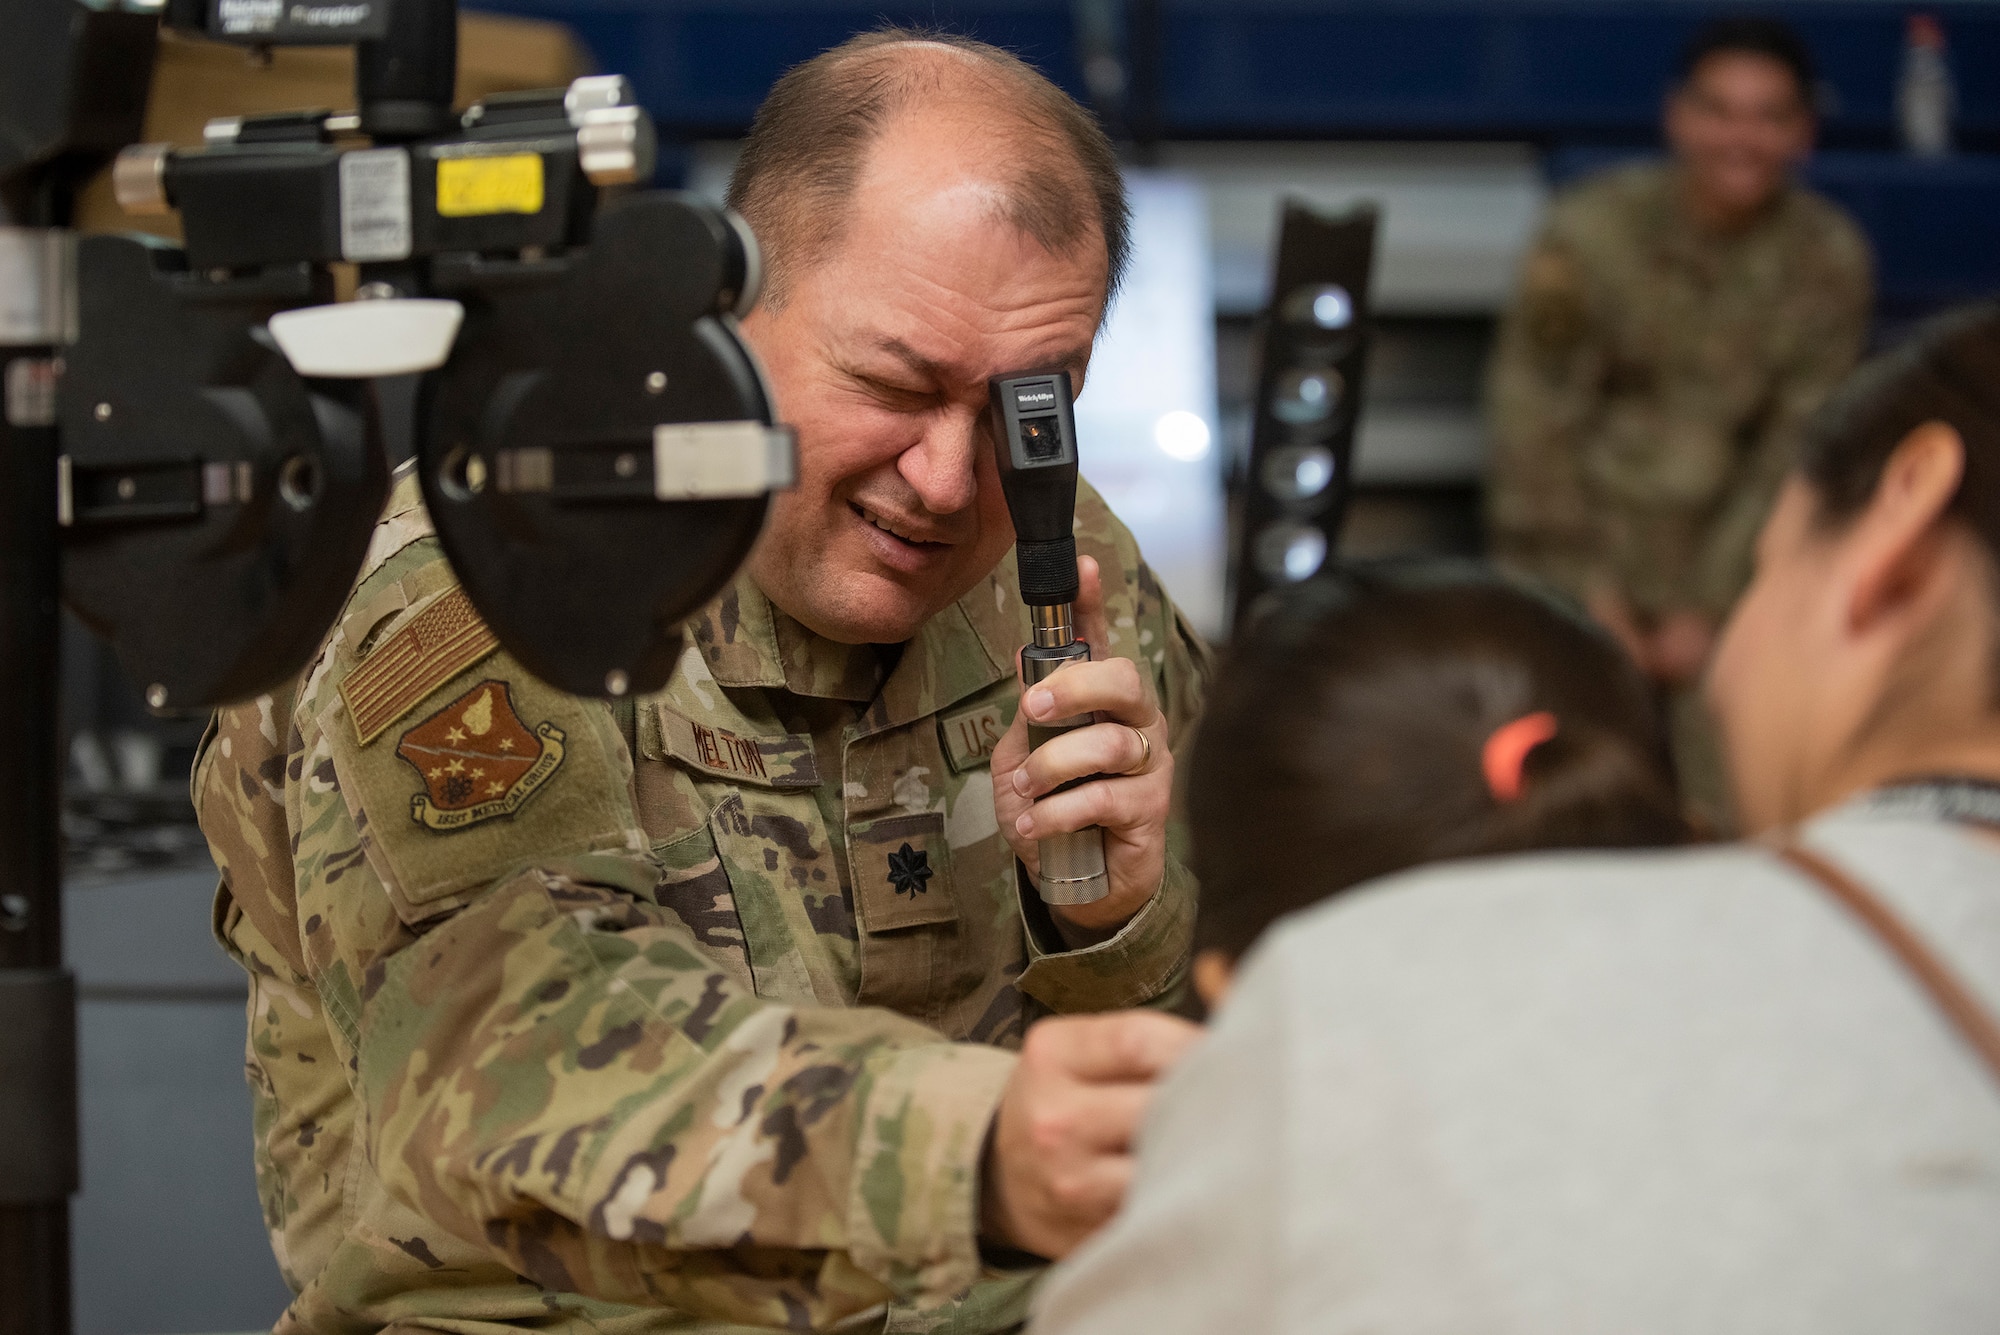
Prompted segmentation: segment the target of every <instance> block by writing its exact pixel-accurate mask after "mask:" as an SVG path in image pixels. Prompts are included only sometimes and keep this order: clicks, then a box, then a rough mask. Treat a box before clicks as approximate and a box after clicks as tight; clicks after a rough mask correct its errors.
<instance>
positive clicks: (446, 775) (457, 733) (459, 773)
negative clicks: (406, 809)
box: [396, 680, 563, 834]
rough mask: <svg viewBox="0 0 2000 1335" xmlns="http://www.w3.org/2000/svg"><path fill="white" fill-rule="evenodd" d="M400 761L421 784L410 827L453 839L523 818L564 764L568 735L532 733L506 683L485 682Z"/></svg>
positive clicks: (421, 728) (440, 717) (441, 715)
mask: <svg viewBox="0 0 2000 1335" xmlns="http://www.w3.org/2000/svg"><path fill="white" fill-rule="evenodd" d="M396 754H397V755H399V756H401V757H402V758H403V759H404V760H407V761H408V762H409V763H410V764H411V765H412V766H414V767H415V768H416V771H417V773H418V774H420V775H422V776H423V780H424V791H423V792H421V793H418V794H416V795H415V796H413V797H412V798H411V799H410V819H411V820H413V821H415V822H417V823H418V824H419V825H423V826H426V827H428V828H429V829H432V830H435V831H437V832H438V833H440V834H448V833H450V832H452V831H454V830H463V829H465V828H467V827H468V826H472V825H477V824H479V823H480V822H481V821H487V820H492V819H494V818H495V817H498V816H511V815H513V814H514V813H515V812H516V811H518V810H520V808H521V804H522V803H524V802H526V801H527V800H528V799H529V798H530V797H533V796H534V795H535V792H536V791H537V790H538V789H539V788H541V786H542V785H543V784H545V783H547V782H548V781H549V779H550V777H551V776H553V775H554V774H555V772H556V770H557V769H558V768H560V767H561V765H562V762H563V731H562V729H560V728H558V727H556V726H555V725H554V724H553V723H543V724H541V725H539V726H538V727H536V729H535V730H534V731H533V732H530V731H528V725H527V724H525V723H523V722H522V721H521V716H520V715H519V714H517V713H515V712H514V701H513V698H512V696H510V695H509V694H508V691H507V683H506V682H504V681H491V680H488V681H482V682H480V683H479V684H478V685H477V686H474V687H473V688H472V689H471V690H469V691H467V692H466V693H465V694H464V695H461V696H459V697H458V698H457V699H456V700H453V701H452V702H451V703H450V704H448V705H446V706H445V707H444V708H443V709H440V710H438V711H437V713H435V714H432V715H431V716H430V717H429V718H427V719H425V720H424V721H423V722H422V723H419V724H418V725H417V726H416V727H414V728H411V729H410V730H409V731H408V732H406V733H404V734H403V738H402V740H401V741H400V742H399V743H397V746H396Z"/></svg>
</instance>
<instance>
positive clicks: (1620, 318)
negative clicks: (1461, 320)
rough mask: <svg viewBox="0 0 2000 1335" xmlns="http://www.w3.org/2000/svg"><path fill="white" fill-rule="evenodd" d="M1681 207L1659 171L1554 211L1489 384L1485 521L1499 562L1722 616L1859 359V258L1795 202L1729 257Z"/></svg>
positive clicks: (1818, 207) (1615, 174) (1803, 199)
mask: <svg viewBox="0 0 2000 1335" xmlns="http://www.w3.org/2000/svg"><path fill="white" fill-rule="evenodd" d="M1677 192H1678V184H1677V179H1676V177H1675V174H1674V169H1673V168H1672V167H1671V166H1669V165H1657V164H1655V165H1644V166H1637V167H1629V168H1623V169H1619V170H1616V171H1612V172H1609V173H1607V174H1605V175H1603V176H1601V177H1598V178H1596V179H1594V180H1591V181H1588V182H1586V183H1584V184H1583V185H1581V186H1578V187H1576V188H1575V189H1573V190H1570V191H1569V192H1567V193H1566V194H1564V195H1563V196H1562V197H1561V198H1559V199H1558V200H1557V201H1556V203H1555V205H1554V206H1553V208H1552V209H1551V212H1550V216H1549V219H1548V222H1547V224H1546V226H1545V227H1544V229H1543V232H1542V234H1541V236H1540V238H1539V239H1538V240H1537V241H1536V243H1535V245H1534V247H1533V248H1532V250H1531V251H1530V252H1529V255H1528V258H1527V261H1526V263H1525V265H1524V267H1523V271H1522V279H1521V288H1520V294H1519V297H1518V299H1517V300H1516V302H1515V304H1514V306H1513V308H1512V309H1511V310H1509V311H1508V313H1507V315H1506V317H1505V318H1504V319H1503V320H1502V322H1501V326H1500V334H1499V344H1498V347H1497V349H1496V352H1495V355H1494V359H1493V363H1492V366H1491V368H1490V373H1489V377H1488V384H1487V407H1488V417H1489V421H1490V425H1491V429H1492V439H1493V461H1492V471H1491V486H1490V489H1489V493H1488V496H1489V502H1488V504H1489V510H1488V514H1489V520H1490V525H1491V530H1492V539H1493V545H1494V549H1495V553H1496V555H1497V556H1498V557H1499V558H1500V560H1501V561H1502V562H1503V563H1504V564H1507V565H1510V566H1512V567H1514V568H1516V569H1518V570H1521V571H1524V572H1526V573H1528V574H1531V575H1534V576H1538V577H1540V578H1542V579H1544V580H1547V581H1549V582H1550V583H1553V584H1555V585H1556V586H1558V587H1560V588H1564V589H1566V590H1568V591H1570V592H1571V593H1573V594H1576V595H1577V596H1579V597H1581V596H1582V595H1583V594H1584V593H1585V592H1586V591H1587V590H1588V589H1589V588H1590V587H1591V586H1592V585H1608V586H1609V587H1611V588H1613V589H1615V590H1617V591H1619V592H1622V593H1623V594H1624V596H1625V597H1626V599H1627V600H1628V601H1629V602H1630V603H1631V605H1632V606H1633V607H1634V608H1635V609H1636V610H1637V611H1638V612H1640V613H1641V614H1642V615H1655V614H1658V613H1661V612H1666V611H1672V610H1676V609H1683V608H1692V609H1697V610H1701V611H1705V612H1708V613H1710V614H1711V615H1714V616H1718V617H1719V616H1721V615H1722V614H1724V613H1726V612H1727V611H1728V609H1729V607H1730V605H1731V604H1732V603H1733V602H1734V601H1735V599H1736V597H1737V595H1738V594H1739V593H1740V592H1741V591H1742V589H1743V587H1744V585H1745V584H1746V583H1747V582H1748V579H1749V573H1750V557H1751V549H1752V547H1753V545H1754V542H1755V539H1756V534H1757V530H1758V529H1759V527H1761V525H1762V523H1763V519H1764V516H1765V513H1766V512H1767V511H1768V510H1769V508H1770V505H1771V502H1772V499H1773V498H1774V496H1775V494H1776V491H1777V487H1778V484H1779V483H1780V482H1781V481H1782V479H1783V478H1784V475H1785V473H1786V472H1787V471H1788V469H1789V468H1790V466H1791V462H1792V458H1793V453H1794V450H1795V448H1796V442H1797V436H1798V431H1799V428H1800V426H1801V424H1802V423H1803V421H1804V420H1805V418H1806V417H1807V416H1808V415H1809V414H1811V412H1812V411H1813V410H1814V409H1815V408H1817V407H1818V406H1819V404H1820V402H1821V401H1822V400H1823V399H1824V398H1825V397H1826V396H1827V394H1828V393H1829V392H1830V391H1831V390H1832V388H1833V387H1834V386H1835V385H1836V384H1837V383H1838V382H1839V381H1840V379H1841V378H1842V377H1843V376H1845V375H1846V374H1847V372H1848V370H1849V369H1850V368H1851V367H1852V366H1853V364H1854V361H1855V358H1856V357H1857V356H1858V355H1859V353H1860V350H1861V347H1862V341H1863V338H1864V337H1865V334H1866V331H1867V327H1868V318H1869V305H1870V285H1871V279H1870V259H1869V253H1868V248H1867V243H1866V242H1865V241H1864V240H1863V239H1862V237H1861V235H1860V233H1859V232H1858V231H1857V230H1856V228H1855V226H1854V224H1853V223H1852V222H1851V221H1850V220H1849V219H1848V218H1847V216H1846V215H1845V214H1844V213H1842V212H1841V211H1840V210H1839V209H1838V208H1837V207H1836V206H1834V205H1833V204H1831V203H1829V202H1828V201H1826V200H1824V199H1822V198H1820V197H1819V196H1817V195H1814V194H1812V193H1810V192H1808V191H1806V190H1803V189H1797V188H1794V189H1789V190H1787V192H1786V193H1785V194H1784V195H1783V196H1781V197H1780V198H1779V200H1778V201H1777V202H1776V203H1775V204H1774V205H1773V207H1772V209H1771V211H1770V213H1769V215H1768V216H1767V217H1765V218H1764V219H1762V220H1761V221H1760V222H1758V223H1757V224H1756V225H1755V226H1753V227H1752V228H1751V229H1750V230H1748V231H1747V232H1744V233H1742V234H1740V235H1736V236H1733V237H1728V238H1719V237H1715V236H1711V235H1707V234H1704V233H1702V232H1701V231H1699V230H1697V229H1696V228H1695V227H1694V226H1693V224H1692V223H1691V222H1690V221H1689V220H1688V218H1687V216H1686V212H1685V210H1684V209H1683V208H1682V206H1681V204H1680V202H1679V200H1678V197H1677Z"/></svg>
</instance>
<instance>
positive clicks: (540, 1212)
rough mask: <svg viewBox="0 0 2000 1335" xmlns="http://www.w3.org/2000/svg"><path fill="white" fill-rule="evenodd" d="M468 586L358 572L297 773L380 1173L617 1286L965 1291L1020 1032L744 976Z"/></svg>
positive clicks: (608, 719) (731, 1311) (431, 1210)
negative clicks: (699, 926)
mask: <svg viewBox="0 0 2000 1335" xmlns="http://www.w3.org/2000/svg"><path fill="white" fill-rule="evenodd" d="M454 598H462V594H459V593H458V591H457V589H456V585H455V584H452V583H451V582H450V577H449V569H448V567H447V566H446V565H445V563H444V562H443V560H442V559H441V557H440V556H439V554H438V552H437V549H436V545H435V542H434V541H433V540H430V539H423V540H420V541H418V542H415V543H413V544H411V545H410V546H408V547H407V548H405V549H404V550H403V551H402V552H401V553H399V554H398V555H397V556H395V557H393V558H391V559H389V560H388V561H386V562H384V563H383V564H382V566H381V567H380V568H379V569H378V570H377V571H376V572H375V573H374V574H373V575H371V576H370V578H369V579H368V580H367V581H365V582H364V584H363V585H362V587H361V589H360V590H359V591H358V592H357V594H356V596H355V599H354V601H353V604H352V606H353V607H354V608H355V609H356V610H355V611H354V612H352V613H351V614H350V615H349V617H348V618H347V620H346V621H345V622H343V624H342V627H341V628H340V629H339V630H338V631H337V632H336V634H335V636H334V639H333V641H332V643H331V644H330V646H329V649H328V650H327V652H326V654H325V655H324V656H323V658H322V659H321V661H320V663H319V664H317V665H316V666H315V668H314V669H313V671H312V672H311V674H310V675H309V677H308V679H307V682H306V684H305V687H304V689H303V690H302V692H301V694H300V699H299V708H298V711H297V717H298V722H297V727H298V730H299V734H300V741H299V747H298V752H297V759H296V760H295V761H294V766H293V767H294V778H293V781H292V782H290V783H289V784H288V785H287V788H286V801H287V819H288V825H289V828H290V830H291V832H292V835H293V837H294V838H295V840H296V841H297V843H296V851H295V853H294V855H293V861H294V864H295V876H296V885H297V887H298V900H297V910H296V911H297V913H298V915H299V916H300V917H302V918H304V919H305V920H306V921H307V922H308V923H309V924H310V927H309V928H307V929H305V931H304V937H303V939H304V942H305V949H306V953H307V956H308V967H309V970H310V972H311V975H312V977H313V981H314V983H315V985H316V987H317V991H318V993H319V995H320V997H321V999H322V1001H323V1003H324V1005H325V1007H326V1010H327V1012H328V1014H329V1016H330V1017H331V1020H332V1024H333V1027H334V1028H335V1030H336V1032H337V1034H338V1036H339V1041H340V1042H341V1044H342V1046H343V1047H344V1049H345V1051H344V1052H343V1054H342V1058H343V1065H345V1066H347V1067H348V1069H351V1071H352V1072H353V1074H352V1083H353V1085H354V1089H355V1093H356V1095H357V1096H358V1099H359V1102H360V1107H361V1111H360V1113H359V1115H358V1121H359V1123H360V1125H361V1126H362V1128H363V1131H362V1134H363V1135H364V1136H365V1138H366V1142H367V1144H366V1148H367V1152H368V1156H369V1160H370V1162H371V1163H372V1164H373V1165H374V1166H375V1169H376V1171H377V1173H378V1174H379V1176H380V1177H381V1179H382V1181H383V1182H384V1183H385V1184H387V1186H388V1188H389V1190H390V1191H391V1192H392V1193H393V1194H394V1195H395V1196H396V1197H398V1198H399V1199H401V1200H402V1201H404V1202H405V1203H407V1204H408V1205H409V1206H411V1207H412V1208H414V1209H416V1210H417V1211H419V1212H420V1213H421V1214H422V1215H424V1216H425V1217H426V1218H428V1219H430V1220H432V1221H434V1222H436V1223H437V1224H438V1225H439V1226H440V1227H441V1228H442V1229H444V1230H447V1231H449V1232H450V1233H452V1234H454V1235H456V1236H457V1237H459V1238H462V1239H464V1240H466V1241H468V1242H469V1243H471V1244H473V1245H475V1246H481V1247H484V1248H487V1249H489V1250H490V1251H491V1253H492V1254H493V1255H495V1256H497V1257H498V1258H499V1259H500V1260H501V1261H503V1262H504V1263H505V1264H506V1265H508V1266H509V1267H511V1268H513V1269H514V1270H515V1271H517V1272H518V1273H520V1274H522V1275H524V1276H528V1277H529V1278H531V1279H533V1280H534V1281H536V1282H538V1283H540V1284H542V1285H544V1286H546V1287H549V1288H553V1289H560V1290H564V1291H569V1292H577V1293H582V1294H586V1295H589V1296H592V1297H596V1298H601V1299H605V1300H609V1301H613V1302H619V1303H626V1304H634V1305H649V1306H657V1305H664V1306H670V1307H674V1308H678V1309H681V1310H683V1311H686V1312H689V1313H692V1314H697V1315H702V1316H708V1317H716V1318H721V1319H727V1320H733V1321H738V1322H742V1323H745V1324H754V1325H769V1326H778V1327H791V1328H800V1327H805V1326H808V1325H810V1326H812V1327H822V1326H826V1325H829V1324H832V1323H834V1322H837V1321H840V1320H842V1319H844V1318H847V1317H850V1316H853V1315H854V1314H856V1313H859V1312H862V1311H865V1310H869V1309H872V1308H876V1307H879V1306H880V1305H881V1304H883V1303H886V1302H890V1301H897V1302H907V1303H913V1304H917V1305H920V1306H930V1305H935V1304H939V1303H943V1302H945V1301H947V1300H949V1299H951V1298H952V1297H954V1296H955V1295H957V1294H958V1293H960V1292H961V1291H963V1290H964V1289H966V1288H967V1287H968V1286H970V1285H971V1284H972V1282H973V1281H974V1279H975V1278H976V1277H977V1276H978V1275H979V1273H980V1269H979V1267H980V1262H979V1258H978V1252H977V1244H976V1241H975V1233H976V1220H977V1202H976V1199H975V1196H976V1190H977V1185H978V1181H979V1167H980V1161H981V1154H982V1150H983V1141H984V1137H985V1134H986V1128H987V1125H988V1123H989V1121H990V1119H991V1115H992V1111H993V1109H994V1107H995V1106H996V1105H997V1103H998V1099H999V1094H1000V1090H1001V1088H1002V1086H1003V1085H1004V1083H1005V1082H1006V1080H1007V1078H1008V1076H1009V1074H1010V1073H1011V1070H1012V1064H1013V1061H1014V1058H1013V1057H1012V1056H1011V1055H1009V1054H1007V1053H1005V1052H1001V1051H999V1050H997V1049H992V1048H985V1047H980V1046H974V1045H965V1044H953V1043H947V1042H945V1041H943V1040H942V1039H940V1037H939V1036H938V1035H937V1034H936V1033H935V1032H933V1031H931V1030H929V1029H927V1028H925V1027H923V1026H921V1025H919V1024H917V1023H915V1022H913V1021H910V1020H906V1019H903V1018H901V1017H899V1016H896V1015H894V1014H892V1013H890V1012H887V1011H881V1010H872V1009H854V1010H837V1009H829V1008H818V1007H795V1006H788V1005H780V1004H774V1003H771V1002H768V1001H764V1000H760V999H759V998H757V997H756V996H755V995H753V994H752V993H751V992H750V991H749V990H748V989H747V988H745V987H744V986H743V985H742V984H741V983H740V982H739V981H737V980H736V978H735V977H734V976H733V975H732V974H731V973H730V972H729V971H728V970H727V969H726V968H725V967H724V966H723V965H722V964H720V963H718V962H717V961H715V960H713V959H711V958H710V957H709V956H708V955H706V954H705V953H704V951H703V950H702V948H701V947H700V945H699V944H698V943H697V941H696V939H695V937H694V936H693V934H692V933H691V931H690V930H689V929H688V927H687V926H686V925H685V924H684V923H683V922H682V921H681V920H680V918H679V917H678V916H677V915H676V914H675V913H673V912H672V911H671V910H670V909H668V908H665V907H663V906H662V905H661V904H660V903H659V902H658V900H657V899H656V897H655V888H656V885H657V884H658V880H659V875H660V869H659V868H658V867H657V866H656V865H655V864H654V863H653V862H652V860H651V858H650V857H649V855H648V854H647V853H646V851H645V847H646V845H645V840H644V837H643V835H642V834H641V833H640V832H639V829H638V824H637V820H636V816H635V814H634V810H633V801H632V790H631V759H630V755H629V752H628V751H627V750H626V746H625V741H624V738H623V735H622V732H621V730H620V728H619V726H618V724H617V721H616V719H615V717H614V715H613V713H612V711H611V710H610V709H609V708H608V707H607V706H604V705H602V704H601V703H599V702H596V701H588V700H581V699H577V698H575V697H571V696H567V695H563V694H561V693H559V692H556V691H553V690H551V689H550V688H548V687H546V686H544V685H542V684H541V683H539V682H538V681H536V680H535V679H534V678H533V677H531V676H529V675H528V674H527V673H526V672H525V671H523V670H522V669H521V668H520V667H519V666H518V665H517V664H516V663H515V662H514V661H513V660H512V659H510V658H509V657H508V656H507V655H506V654H505V653H504V652H502V651H499V650H497V649H495V648H493V647H492V646H491V645H490V643H484V644H483V645H482V642H481V641H480V639H479V632H480V631H481V630H482V629H483V628H480V627H478V625H477V622H476V619H471V620H470V621H468V618H467V616H466V615H465V609H464V608H457V607H455V606H454V604H453V602H452V601H451V600H453V599H454ZM437 609H445V612H446V613H447V614H445V615H441V614H439V612H438V610H437ZM468 636H470V637H471V638H470V639H468V638H467V637H468ZM364 650H365V653H364V652H363V651H364ZM370 664H376V665H378V666H377V667H374V668H371V667H370V666H369V665H370Z"/></svg>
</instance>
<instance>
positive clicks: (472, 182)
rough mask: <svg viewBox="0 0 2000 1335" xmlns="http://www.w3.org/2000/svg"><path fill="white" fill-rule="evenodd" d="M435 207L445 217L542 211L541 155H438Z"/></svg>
mask: <svg viewBox="0 0 2000 1335" xmlns="http://www.w3.org/2000/svg"><path fill="white" fill-rule="evenodd" d="M437 210H438V213H439V215H440V216H442V217H446V218H477V217H481V216H483V215H485V214H489V213H540V212H541V211H542V155H541V154H539V153H508V154H505V155H502V156H497V157H465V158H439V159H438V174H437Z"/></svg>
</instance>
